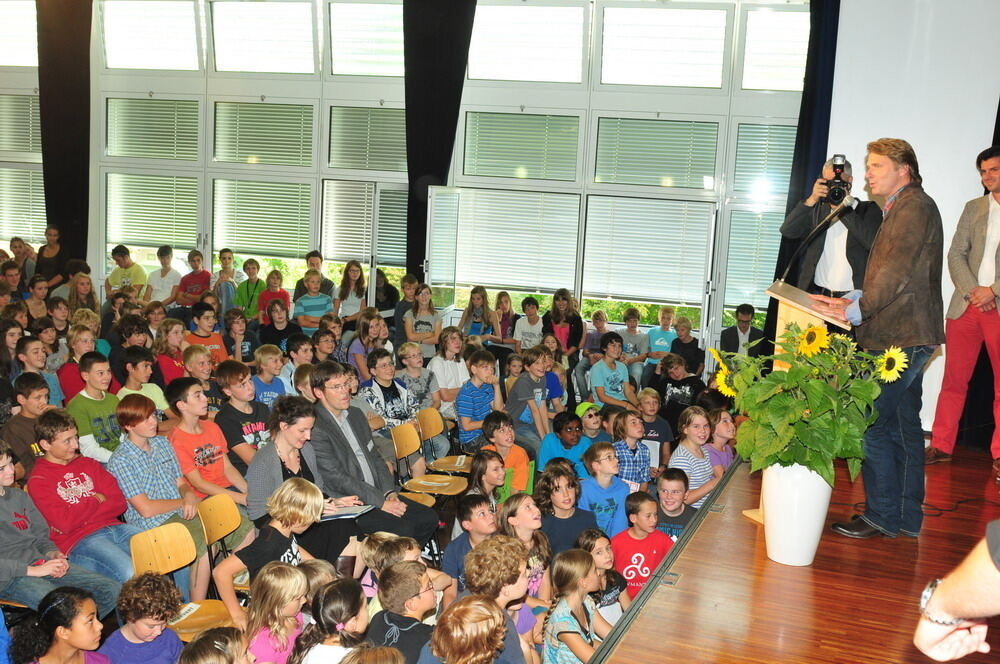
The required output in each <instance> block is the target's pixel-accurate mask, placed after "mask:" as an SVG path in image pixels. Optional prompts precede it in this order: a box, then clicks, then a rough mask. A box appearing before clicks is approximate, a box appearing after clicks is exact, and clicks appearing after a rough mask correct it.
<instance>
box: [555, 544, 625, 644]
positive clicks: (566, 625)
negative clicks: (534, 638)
mask: <svg viewBox="0 0 1000 664" xmlns="http://www.w3.org/2000/svg"><path fill="white" fill-rule="evenodd" d="M551 571H552V586H553V588H554V590H555V595H554V596H553V598H552V608H551V609H549V612H548V614H547V615H546V616H545V626H544V628H543V633H544V637H543V642H542V648H543V650H542V663H543V664H573V663H575V662H587V661H588V660H590V657H591V656H592V655H593V654H594V641H595V640H596V639H595V637H598V636H599V637H601V638H602V639H603V638H604V637H606V636H607V635H608V632H610V631H611V625H609V624H608V621H606V620H605V619H604V618H603V616H601V614H600V613H599V612H598V611H597V606H596V605H595V604H594V600H593V599H592V598H591V597H590V593H592V592H594V591H595V590H597V589H598V588H599V587H600V578H599V576H598V571H597V565H596V564H595V563H594V558H593V556H591V555H590V554H589V553H587V552H586V551H584V550H583V549H569V550H568V551H563V552H562V553H560V554H559V555H558V556H556V559H555V560H554V561H553V563H552V570H551Z"/></svg>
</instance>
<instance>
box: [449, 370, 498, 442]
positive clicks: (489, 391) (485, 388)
mask: <svg viewBox="0 0 1000 664" xmlns="http://www.w3.org/2000/svg"><path fill="white" fill-rule="evenodd" d="M492 412H493V386H492V385H488V384H486V383H483V384H482V385H480V386H479V387H476V386H475V385H473V384H472V381H471V380H469V381H466V382H465V384H464V385H462V389H460V390H459V391H458V396H457V397H455V414H456V415H458V416H459V417H468V418H469V419H470V420H472V421H473V422H479V421H481V420H483V419H485V418H486V416H487V415H489V414H490V413H492ZM481 432H482V429H471V430H469V431H466V430H465V429H463V428H462V427H461V425H459V427H458V441H459V442H460V443H469V442H472V441H473V440H475V439H476V437H477V436H478V435H479V434H480V433H481Z"/></svg>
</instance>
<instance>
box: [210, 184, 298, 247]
mask: <svg viewBox="0 0 1000 664" xmlns="http://www.w3.org/2000/svg"><path fill="white" fill-rule="evenodd" d="M212 188H213V191H212V226H213V233H214V235H215V241H214V244H215V246H216V247H218V248H220V249H221V248H222V247H229V248H230V249H232V250H233V251H234V252H238V253H246V254H250V255H251V256H254V255H265V256H289V257H295V258H298V257H300V256H302V255H303V254H305V253H306V252H307V251H309V250H310V249H311V247H310V243H309V223H310V221H309V220H310V219H311V217H312V208H311V201H312V186H311V185H309V184H306V183H301V182H258V181H254V180H228V179H218V180H215V181H214V182H213V185H212ZM278 238H280V241H276V240H277V239H278Z"/></svg>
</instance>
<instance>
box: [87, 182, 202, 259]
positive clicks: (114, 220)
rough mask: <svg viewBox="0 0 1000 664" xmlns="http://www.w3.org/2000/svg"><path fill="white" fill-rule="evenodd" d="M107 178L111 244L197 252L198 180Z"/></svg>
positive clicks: (107, 214)
mask: <svg viewBox="0 0 1000 664" xmlns="http://www.w3.org/2000/svg"><path fill="white" fill-rule="evenodd" d="M106 178H107V179H106V182H105V188H106V189H105V197H106V198H105V204H106V206H107V207H106V212H105V218H106V219H107V222H108V227H107V228H108V229H107V242H108V244H127V245H132V246H136V245H138V246H144V247H159V246H160V245H164V244H169V245H173V246H174V247H175V248H177V249H191V248H194V246H195V238H196V233H197V229H198V179H197V178H195V177H190V176H175V175H142V174H136V173H108V174H107V176H106Z"/></svg>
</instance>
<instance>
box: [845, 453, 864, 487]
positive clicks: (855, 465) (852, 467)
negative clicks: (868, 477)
mask: <svg viewBox="0 0 1000 664" xmlns="http://www.w3.org/2000/svg"><path fill="white" fill-rule="evenodd" d="M847 472H849V473H850V474H851V481H852V482H853V481H854V480H856V479H858V473H860V472H861V459H857V458H850V459H848V460H847Z"/></svg>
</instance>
